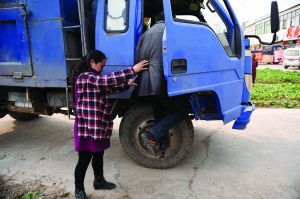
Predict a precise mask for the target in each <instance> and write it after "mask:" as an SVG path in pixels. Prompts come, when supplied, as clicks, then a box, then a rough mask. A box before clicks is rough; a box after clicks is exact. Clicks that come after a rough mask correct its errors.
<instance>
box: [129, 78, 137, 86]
mask: <svg viewBox="0 0 300 199" xmlns="http://www.w3.org/2000/svg"><path fill="white" fill-rule="evenodd" d="M136 78H137V76H135V78H133V79H130V80H129V81H128V86H137V84H136V83H135V80H136Z"/></svg>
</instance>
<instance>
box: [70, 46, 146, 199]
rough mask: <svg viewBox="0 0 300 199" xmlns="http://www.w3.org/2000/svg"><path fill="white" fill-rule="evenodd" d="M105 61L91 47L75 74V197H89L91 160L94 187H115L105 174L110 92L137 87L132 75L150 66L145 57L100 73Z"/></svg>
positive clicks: (110, 127)
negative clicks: (87, 180) (87, 185)
mask: <svg viewBox="0 0 300 199" xmlns="http://www.w3.org/2000/svg"><path fill="white" fill-rule="evenodd" d="M105 63H106V57H105V55H104V54H103V53H102V52H101V51H98V50H92V51H90V52H89V53H88V54H87V55H86V56H84V57H83V58H81V60H80V61H79V63H78V65H77V67H76V68H75V69H74V71H73V75H72V80H73V91H74V92H73V93H74V102H75V105H76V119H75V123H74V142H75V144H74V145H75V151H77V152H78V157H79V158H78V163H77V165H76V168H75V197H76V199H86V198H87V196H86V193H85V190H84V178H85V173H86V170H87V168H88V165H89V163H90V161H91V159H92V167H93V170H94V176H95V179H94V189H95V190H98V189H114V188H116V185H115V184H113V183H111V182H107V181H106V180H105V178H104V175H103V154H104V150H105V149H107V148H109V147H110V136H111V134H112V128H113V122H112V119H111V116H110V102H109V99H108V95H109V94H111V93H119V92H122V91H125V90H127V89H128V88H129V87H130V86H136V84H135V82H134V81H135V78H134V79H131V78H132V77H133V76H134V75H135V74H136V73H138V72H141V71H142V70H147V69H146V68H144V67H145V66H147V65H148V62H147V61H145V60H143V61H141V62H140V63H138V64H136V65H135V66H133V67H130V68H127V69H124V70H120V71H116V72H113V73H111V74H108V75H101V72H102V71H103V68H104V66H105Z"/></svg>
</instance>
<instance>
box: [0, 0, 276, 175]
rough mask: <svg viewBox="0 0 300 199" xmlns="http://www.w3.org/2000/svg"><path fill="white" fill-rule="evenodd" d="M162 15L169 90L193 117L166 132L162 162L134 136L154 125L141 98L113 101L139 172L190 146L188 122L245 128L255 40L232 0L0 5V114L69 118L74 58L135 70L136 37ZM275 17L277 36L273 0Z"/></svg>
mask: <svg viewBox="0 0 300 199" xmlns="http://www.w3.org/2000/svg"><path fill="white" fill-rule="evenodd" d="M162 10H164V13H165V23H166V28H165V32H164V36H163V38H162V48H163V67H164V75H165V78H166V81H167V85H168V94H169V96H179V95H180V96H182V97H183V98H184V99H185V103H184V104H182V106H185V107H186V109H187V111H188V112H189V117H187V118H186V119H185V120H184V121H182V122H181V123H179V124H177V125H176V126H175V127H174V128H173V129H171V130H170V132H169V136H170V140H171V141H170V147H169V149H168V150H167V152H166V154H165V160H164V161H161V160H159V158H158V157H154V156H152V155H150V154H149V153H148V152H147V149H146V147H145V146H144V143H143V141H142V139H141V138H140V134H141V133H142V132H144V131H146V130H148V129H149V128H151V127H152V126H153V125H154V122H153V111H152V108H151V106H150V104H149V102H148V99H147V97H144V98H138V97H136V96H135V93H134V88H131V89H129V90H127V91H126V92H123V93H121V94H117V95H111V96H110V99H111V114H112V116H113V118H116V117H122V120H121V124H120V128H119V138H120V142H121V145H122V147H123V148H124V150H125V151H126V153H127V154H128V155H129V156H130V158H132V159H133V160H134V161H135V162H137V163H138V164H140V165H142V166H145V167H149V168H157V169H159V168H169V167H172V166H174V165H176V164H178V163H179V162H181V161H182V160H183V159H184V158H185V157H186V156H187V154H188V152H189V150H190V149H191V147H192V143H193V139H194V130H193V123H192V120H193V119H195V120H200V119H201V120H222V121H223V122H224V124H227V123H229V122H231V121H235V122H234V124H233V129H241V130H242V129H245V128H246V126H247V124H248V123H249V121H250V116H251V113H252V111H254V109H255V107H254V105H253V104H252V103H251V101H250V94H251V89H252V76H251V51H250V50H249V46H250V41H249V39H248V38H249V37H256V38H258V37H257V36H255V35H248V36H247V35H246V36H245V35H243V31H242V29H241V26H240V24H239V22H238V19H237V17H236V15H235V13H234V10H233V9H232V7H231V5H230V3H229V0H205V1H204V0H99V1H97V0H95V1H93V0H51V1H44V0H43V1H37V0H0V118H2V117H4V116H5V115H6V114H9V115H10V116H11V117H13V118H14V119H16V120H22V121H28V120H32V119H34V118H35V117H37V116H38V115H49V116H50V115H52V114H55V113H62V114H66V115H68V116H69V117H70V115H74V114H75V111H76V110H75V107H74V106H73V98H72V90H71V83H70V76H71V72H72V70H73V68H74V67H75V65H76V63H77V61H78V60H79V58H80V57H82V56H83V55H85V54H86V53H87V52H88V51H89V50H91V49H99V50H101V51H103V52H104V53H105V55H106V56H107V58H108V59H107V62H106V67H105V69H104V72H103V73H110V72H113V71H116V70H119V69H124V68H126V67H129V66H133V65H134V58H135V48H136V45H137V43H138V41H139V38H140V36H141V35H142V33H143V31H145V29H146V28H147V27H151V26H152V25H153V24H155V22H156V18H157V14H158V13H159V12H160V11H162ZM271 12H272V14H271V25H272V33H274V37H276V32H277V31H278V24H279V18H278V7H277V2H272V6H271ZM258 39H259V38H258ZM260 42H261V41H260ZM273 42H274V41H273ZM261 43H263V42H261Z"/></svg>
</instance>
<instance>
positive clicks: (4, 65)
mask: <svg viewBox="0 0 300 199" xmlns="http://www.w3.org/2000/svg"><path fill="white" fill-rule="evenodd" d="M0 22H1V23H0V33H1V34H0V46H1V53H0V75H14V72H21V73H22V75H23V76H31V75H32V68H31V61H30V50H29V40H28V33H27V27H26V12H25V11H24V9H23V8H5V9H0Z"/></svg>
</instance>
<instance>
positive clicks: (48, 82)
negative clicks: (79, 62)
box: [0, 76, 67, 88]
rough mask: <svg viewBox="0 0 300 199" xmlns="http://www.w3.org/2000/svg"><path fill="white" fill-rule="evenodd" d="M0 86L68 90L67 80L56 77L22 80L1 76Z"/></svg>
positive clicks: (25, 78) (26, 78)
mask: <svg viewBox="0 0 300 199" xmlns="http://www.w3.org/2000/svg"><path fill="white" fill-rule="evenodd" d="M0 85H1V86H18V87H42V88H46V87H48V88H66V87H67V79H66V78H55V77H53V78H51V77H49V78H47V77H24V78H22V79H13V78H12V77H9V76H0Z"/></svg>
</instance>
